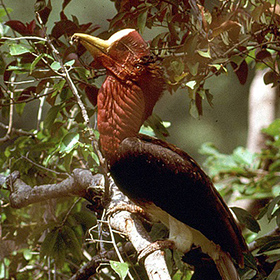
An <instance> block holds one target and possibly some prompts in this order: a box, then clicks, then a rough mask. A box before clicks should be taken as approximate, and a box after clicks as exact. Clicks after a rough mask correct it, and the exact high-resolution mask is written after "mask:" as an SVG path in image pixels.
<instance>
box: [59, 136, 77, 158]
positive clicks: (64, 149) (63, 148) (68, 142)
mask: <svg viewBox="0 0 280 280" xmlns="http://www.w3.org/2000/svg"><path fill="white" fill-rule="evenodd" d="M79 139H80V135H79V133H76V132H70V133H68V134H66V135H65V136H64V137H63V139H62V141H61V143H60V152H61V153H65V154H68V153H70V152H71V151H72V150H73V149H74V148H75V147H76V144H77V143H78V142H79Z"/></svg>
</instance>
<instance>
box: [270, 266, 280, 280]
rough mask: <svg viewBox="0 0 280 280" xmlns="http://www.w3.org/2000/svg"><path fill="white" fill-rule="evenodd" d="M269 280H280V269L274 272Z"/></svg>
mask: <svg viewBox="0 0 280 280" xmlns="http://www.w3.org/2000/svg"><path fill="white" fill-rule="evenodd" d="M267 280H280V269H277V270H275V271H272V272H271V273H270V274H269V275H268V277H267Z"/></svg>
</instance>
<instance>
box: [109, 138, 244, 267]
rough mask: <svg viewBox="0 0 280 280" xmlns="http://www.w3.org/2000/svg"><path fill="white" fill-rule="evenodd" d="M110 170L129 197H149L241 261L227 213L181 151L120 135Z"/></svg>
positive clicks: (139, 199) (146, 199) (206, 180)
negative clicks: (119, 142) (118, 146)
mask: <svg viewBox="0 0 280 280" xmlns="http://www.w3.org/2000/svg"><path fill="white" fill-rule="evenodd" d="M110 171H111V174H112V176H113V178H114V180H115V182H116V184H117V185H118V187H119V188H120V189H121V191H123V192H124V193H125V194H126V195H127V196H128V197H129V198H131V199H132V200H133V201H135V202H136V203H139V204H143V203H145V202H153V203H154V204H155V205H156V206H158V207H160V208H161V209H163V210H164V211H166V212H167V213H169V214H170V215H172V216H173V217H175V218H176V219H178V220H179V221H181V222H183V223H185V224H187V225H189V226H191V227H192V228H194V229H197V230H199V231H200V232H201V233H203V234H204V235H205V236H206V237H207V238H208V239H210V240H212V241H214V242H215V243H216V244H219V245H220V246H221V248H222V249H223V250H224V251H226V252H229V253H230V255H231V256H232V257H233V258H234V259H235V260H236V261H237V262H238V263H239V264H243V256H242V252H245V251H246V245H245V242H244V239H243V237H242V235H241V233H240V231H239V228H238V226H237V225H236V223H235V221H234V218H233V216H232V214H231V212H230V211H229V209H228V207H227V206H226V204H225V202H224V201H223V199H222V198H221V196H220V195H219V193H218V192H217V190H216V189H215V188H214V186H213V184H212V182H211V180H210V179H209V177H208V176H207V175H206V174H205V173H204V172H203V171H202V170H201V168H200V167H199V165H198V164H197V163H196V162H195V161H194V160H193V159H192V158H191V157H190V156H189V155H188V154H187V153H185V152H183V151H182V150H180V149H178V148H177V147H175V146H173V145H170V144H168V143H166V142H164V141H161V140H158V139H154V138H151V137H147V136H139V137H138V138H137V137H132V138H126V139H125V140H123V142H122V143H121V145H120V148H119V154H118V157H117V159H116V160H115V161H114V162H112V163H111V167H110Z"/></svg>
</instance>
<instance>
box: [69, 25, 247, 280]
mask: <svg viewBox="0 0 280 280" xmlns="http://www.w3.org/2000/svg"><path fill="white" fill-rule="evenodd" d="M73 40H74V41H79V42H80V43H81V44H82V45H83V46H84V47H85V48H86V49H87V50H88V51H89V52H90V53H91V54H92V56H93V57H94V59H95V60H96V61H97V62H98V63H100V64H101V65H102V66H103V67H104V68H106V70H107V76H106V79H105V81H104V83H103V84H102V86H101V88H100V90H99V93H98V101H97V106H98V116H97V124H98V130H99V133H100V145H101V149H102V152H103V155H104V157H105V158H106V159H107V162H108V167H109V170H110V173H111V176H112V177H113V179H114V181H115V183H116V184H117V186H118V187H119V189H120V190H121V191H122V192H123V193H124V194H126V195H127V196H128V197H129V198H130V199H131V200H132V201H134V202H135V203H136V204H137V205H139V206H140V207H142V208H143V209H144V210H145V211H146V212H147V213H150V214H151V215H152V216H155V217H156V218H157V219H159V220H160V221H161V222H162V223H163V224H164V225H165V226H167V227H168V228H169V232H170V234H169V239H170V240H171V241H173V244H174V245H175V247H176V249H178V250H180V251H181V252H183V253H186V252H188V251H189V250H190V249H191V248H192V247H193V246H196V247H200V249H201V251H202V252H203V253H205V254H207V255H209V256H210V257H211V258H212V259H213V261H214V262H215V264H216V267H217V269H218V271H219V274H220V275H221V278H222V279H224V280H237V279H239V276H238V273H237V270H236V268H235V266H234V264H233V260H234V261H235V263H236V264H238V265H239V266H241V267H242V266H243V265H244V258H243V253H244V252H246V250H247V247H246V244H245V242H244V239H243V237H242V235H241V233H240V230H239V228H238V226H237V224H236V223H235V220H234V218H233V216H232V214H231V212H230V210H229V208H228V207H227V205H226V204H225V202H224V201H223V199H222V197H221V196H220V195H219V193H218V192H217V190H216V189H215V188H214V186H213V184H212V182H211V180H210V179H209V177H208V176H207V175H206V174H205V173H204V172H203V171H202V169H201V168H200V167H199V165H198V164H197V163H196V162H195V160H194V159H192V158H191V157H190V156H189V155H188V154H187V153H185V152H184V151H182V150H180V149H179V148H177V147H176V146H174V145H172V144H169V143H167V142H165V141H162V140H159V139H156V138H152V137H149V136H146V135H141V134H139V129H140V127H141V125H142V124H143V122H144V121H145V120H146V119H147V118H148V117H149V116H150V115H151V113H152V110H153V108H154V106H155V104H156V102H157V101H158V99H159V98H160V97H161V95H162V93H163V91H164V88H165V82H164V75H163V70H162V68H161V67H160V65H159V64H158V63H157V62H156V60H155V59H154V57H153V56H152V55H151V52H150V49H149V47H148V45H147V43H146V42H145V41H144V40H143V38H142V37H141V36H140V34H139V33H138V32H137V31H136V30H134V29H124V30H121V31H119V32H117V33H115V34H113V35H112V36H111V37H110V38H109V39H108V40H102V39H100V38H97V37H94V36H91V35H87V34H82V33H75V34H74V35H73Z"/></svg>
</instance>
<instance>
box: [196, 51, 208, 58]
mask: <svg viewBox="0 0 280 280" xmlns="http://www.w3.org/2000/svg"><path fill="white" fill-rule="evenodd" d="M197 53H198V54H199V55H200V56H202V57H205V58H211V54H210V50H208V51H207V52H203V51H197Z"/></svg>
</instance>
